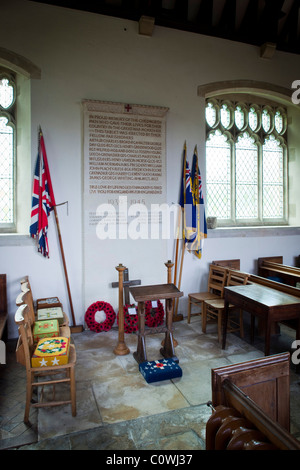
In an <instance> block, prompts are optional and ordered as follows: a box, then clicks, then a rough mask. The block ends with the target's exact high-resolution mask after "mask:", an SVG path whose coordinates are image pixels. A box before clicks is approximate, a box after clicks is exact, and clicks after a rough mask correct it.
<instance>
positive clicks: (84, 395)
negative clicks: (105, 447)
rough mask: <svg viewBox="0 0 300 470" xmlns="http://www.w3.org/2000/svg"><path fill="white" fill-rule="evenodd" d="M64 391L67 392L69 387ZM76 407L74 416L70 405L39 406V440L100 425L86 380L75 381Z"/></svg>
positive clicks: (89, 385) (93, 399)
mask: <svg viewBox="0 0 300 470" xmlns="http://www.w3.org/2000/svg"><path fill="white" fill-rule="evenodd" d="M57 393H60V392H59V391H58V392H57ZM65 393H69V387H66V390H65ZM58 396H59V395H58ZM58 396H57V398H58ZM76 409H77V414H76V416H72V412H71V405H62V406H53V407H46V408H39V410H38V436H39V440H41V439H47V438H51V437H54V436H62V435H65V434H70V433H73V432H78V431H85V430H87V429H92V428H96V427H99V426H102V419H101V415H100V414H99V411H98V408H97V403H96V401H95V398H94V395H93V390H92V387H91V384H90V383H89V382H87V381H84V382H80V381H77V383H76Z"/></svg>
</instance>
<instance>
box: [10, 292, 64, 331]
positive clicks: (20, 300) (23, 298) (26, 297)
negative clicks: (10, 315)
mask: <svg viewBox="0 0 300 470" xmlns="http://www.w3.org/2000/svg"><path fill="white" fill-rule="evenodd" d="M23 304H26V305H27V307H28V321H29V323H30V326H31V331H32V330H33V327H34V323H35V320H36V318H35V313H34V305H33V301H32V294H31V291H30V290H28V289H24V292H20V294H19V295H18V297H17V299H16V305H17V307H20V305H23ZM44 321H47V320H44ZM59 335H60V336H64V337H66V338H70V336H71V331H70V327H69V326H68V324H66V323H63V324H62V325H60V326H59Z"/></svg>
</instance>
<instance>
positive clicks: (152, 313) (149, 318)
mask: <svg viewBox="0 0 300 470" xmlns="http://www.w3.org/2000/svg"><path fill="white" fill-rule="evenodd" d="M164 313H165V312H164V307H163V304H162V303H161V301H160V300H157V307H154V308H153V307H152V302H151V300H147V301H146V302H145V325H146V326H149V327H150V328H153V327H156V326H160V325H162V324H163V321H164Z"/></svg>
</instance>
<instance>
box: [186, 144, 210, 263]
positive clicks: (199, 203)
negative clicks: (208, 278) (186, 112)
mask: <svg viewBox="0 0 300 470" xmlns="http://www.w3.org/2000/svg"><path fill="white" fill-rule="evenodd" d="M191 185H192V198H193V214H192V218H193V221H192V226H193V229H194V230H195V238H194V240H193V242H192V243H191V244H190V245H189V250H190V251H194V253H195V255H196V256H197V257H198V258H201V256H202V249H203V243H204V239H205V238H207V226H206V217H205V205H204V198H203V191H202V179H201V173H200V168H199V164H198V152H197V146H196V147H195V150H194V155H193V163H192V173H191Z"/></svg>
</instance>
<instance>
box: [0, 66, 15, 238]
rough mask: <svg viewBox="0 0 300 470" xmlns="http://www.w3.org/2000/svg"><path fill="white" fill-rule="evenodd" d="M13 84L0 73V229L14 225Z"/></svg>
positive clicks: (8, 228) (12, 80)
mask: <svg viewBox="0 0 300 470" xmlns="http://www.w3.org/2000/svg"><path fill="white" fill-rule="evenodd" d="M15 98H16V91H15V82H14V79H13V77H12V76H11V75H9V74H6V73H1V71H0V229H1V230H2V231H3V230H11V229H13V228H14V225H15V140H16V137H15V119H14V117H15Z"/></svg>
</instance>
